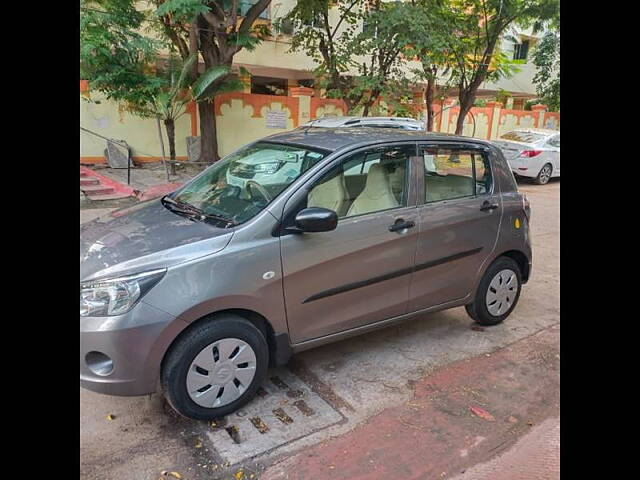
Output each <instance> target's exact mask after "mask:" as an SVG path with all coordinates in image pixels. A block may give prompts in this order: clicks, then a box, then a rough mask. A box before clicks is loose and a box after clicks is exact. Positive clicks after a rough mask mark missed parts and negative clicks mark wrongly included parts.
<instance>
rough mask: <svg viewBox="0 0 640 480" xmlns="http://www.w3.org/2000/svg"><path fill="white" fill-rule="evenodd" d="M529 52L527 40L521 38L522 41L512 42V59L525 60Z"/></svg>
mask: <svg viewBox="0 0 640 480" xmlns="http://www.w3.org/2000/svg"><path fill="white" fill-rule="evenodd" d="M528 53H529V40H523V41H522V43H514V44H513V59H514V60H526V59H527V54H528Z"/></svg>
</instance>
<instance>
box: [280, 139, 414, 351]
mask: <svg viewBox="0 0 640 480" xmlns="http://www.w3.org/2000/svg"><path fill="white" fill-rule="evenodd" d="M415 153H416V143H415V142H410V143H409V142H405V143H401V144H393V145H386V146H384V147H376V148H368V149H362V150H360V151H358V152H354V153H351V154H348V155H346V156H345V157H343V158H341V159H339V160H337V161H336V162H333V163H332V165H331V166H329V167H328V168H325V169H324V171H323V172H321V173H319V174H318V175H316V176H315V177H314V178H313V179H312V180H310V181H309V182H308V183H307V184H306V185H305V186H304V187H302V188H301V189H300V190H299V191H298V192H296V194H294V195H292V197H291V198H290V199H289V200H288V201H287V204H286V206H285V214H284V218H283V225H285V226H286V225H287V224H292V222H293V219H294V217H295V214H296V213H297V212H299V211H300V210H302V209H304V208H306V207H307V206H315V207H324V208H327V207H334V208H337V209H340V210H341V211H339V212H338V216H339V220H338V225H337V228H336V229H335V230H333V231H330V232H322V233H302V234H283V235H281V237H280V238H281V256H282V270H283V288H284V300H285V306H286V311H287V322H288V325H289V335H290V337H291V340H292V342H293V343H299V342H304V341H306V340H311V339H314V338H318V337H322V336H325V335H330V334H333V333H338V332H342V331H345V330H349V329H352V328H356V327H359V326H362V325H367V324H370V323H375V322H378V321H381V320H384V319H387V318H390V317H395V316H398V315H402V314H404V313H406V311H407V302H408V299H409V282H410V278H411V271H412V269H413V264H414V256H415V250H416V245H417V230H418V229H417V228H416V227H417V213H416V206H415V181H416V177H415V174H413V176H412V169H411V167H410V160H409V159H410V157H415ZM411 178H413V182H412V181H411V180H410V179H411ZM331 189H334V190H338V193H336V194H333V195H332V194H331V193H330V191H331ZM316 192H319V193H318V194H316ZM334 197H335V198H334ZM343 197H345V198H344V201H343ZM334 208H332V209H334ZM285 233H286V232H285Z"/></svg>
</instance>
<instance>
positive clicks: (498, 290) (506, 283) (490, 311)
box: [465, 257, 522, 326]
mask: <svg viewBox="0 0 640 480" xmlns="http://www.w3.org/2000/svg"><path fill="white" fill-rule="evenodd" d="M521 288H522V276H521V272H520V268H519V267H518V264H517V263H516V261H515V260H513V259H511V258H509V257H499V258H498V259H496V260H495V261H494V262H493V263H492V264H491V265H490V266H489V268H487V271H486V272H485V273H484V275H483V276H482V280H480V285H479V286H478V290H477V291H476V295H475V299H474V301H473V303H471V304H469V305H466V306H465V308H466V310H467V313H468V314H469V316H470V317H471V318H473V319H474V320H475V321H476V322H478V323H479V324H480V325H485V326H490V325H497V324H498V323H500V322H502V321H503V320H504V319H505V318H507V317H508V316H509V315H510V314H511V312H512V311H513V309H514V308H515V307H516V304H517V303H518V299H519V298H520V290H521Z"/></svg>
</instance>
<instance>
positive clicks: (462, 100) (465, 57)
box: [450, 0, 559, 134]
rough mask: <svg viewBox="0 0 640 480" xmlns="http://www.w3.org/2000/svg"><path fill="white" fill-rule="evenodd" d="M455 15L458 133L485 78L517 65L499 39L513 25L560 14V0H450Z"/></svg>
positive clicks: (452, 48)
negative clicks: (501, 46) (458, 107)
mask: <svg viewBox="0 0 640 480" xmlns="http://www.w3.org/2000/svg"><path fill="white" fill-rule="evenodd" d="M450 7H451V9H452V12H453V13H454V14H455V15H456V21H455V28H454V30H453V31H452V35H451V39H452V41H451V44H450V53H451V55H452V57H453V59H454V61H453V62H452V71H451V80H452V81H453V83H454V84H455V85H456V86H457V88H458V101H459V104H460V114H459V116H458V120H457V123H456V132H455V133H456V134H461V133H462V129H463V126H464V118H465V117H466V115H467V113H468V112H469V110H470V109H471V107H472V106H473V102H474V101H475V97H476V93H477V91H478V88H479V87H480V85H481V84H482V82H484V81H485V80H489V81H495V80H497V79H499V78H503V77H507V76H510V75H512V74H513V73H514V72H515V71H516V69H515V68H514V67H515V65H514V63H513V62H512V61H510V60H509V59H508V58H507V57H506V56H505V55H504V54H503V53H501V52H500V51H499V50H498V46H499V45H498V43H499V40H500V39H501V38H502V36H503V35H504V33H505V32H506V30H507V29H508V28H509V27H511V26H514V25H516V24H517V25H520V26H523V27H527V26H531V25H537V24H540V23H541V22H545V21H547V20H551V19H553V18H556V17H557V16H558V15H559V0H450Z"/></svg>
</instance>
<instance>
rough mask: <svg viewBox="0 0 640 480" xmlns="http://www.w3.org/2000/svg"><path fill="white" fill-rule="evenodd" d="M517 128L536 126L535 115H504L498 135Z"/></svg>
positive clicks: (499, 124) (499, 125)
mask: <svg viewBox="0 0 640 480" xmlns="http://www.w3.org/2000/svg"><path fill="white" fill-rule="evenodd" d="M516 128H536V119H535V117H534V116H533V115H526V116H521V117H518V116H516V115H513V114H510V113H507V114H504V115H502V117H501V118H500V122H499V123H498V136H500V135H502V134H504V133H507V132H509V131H511V130H514V129H516Z"/></svg>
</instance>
